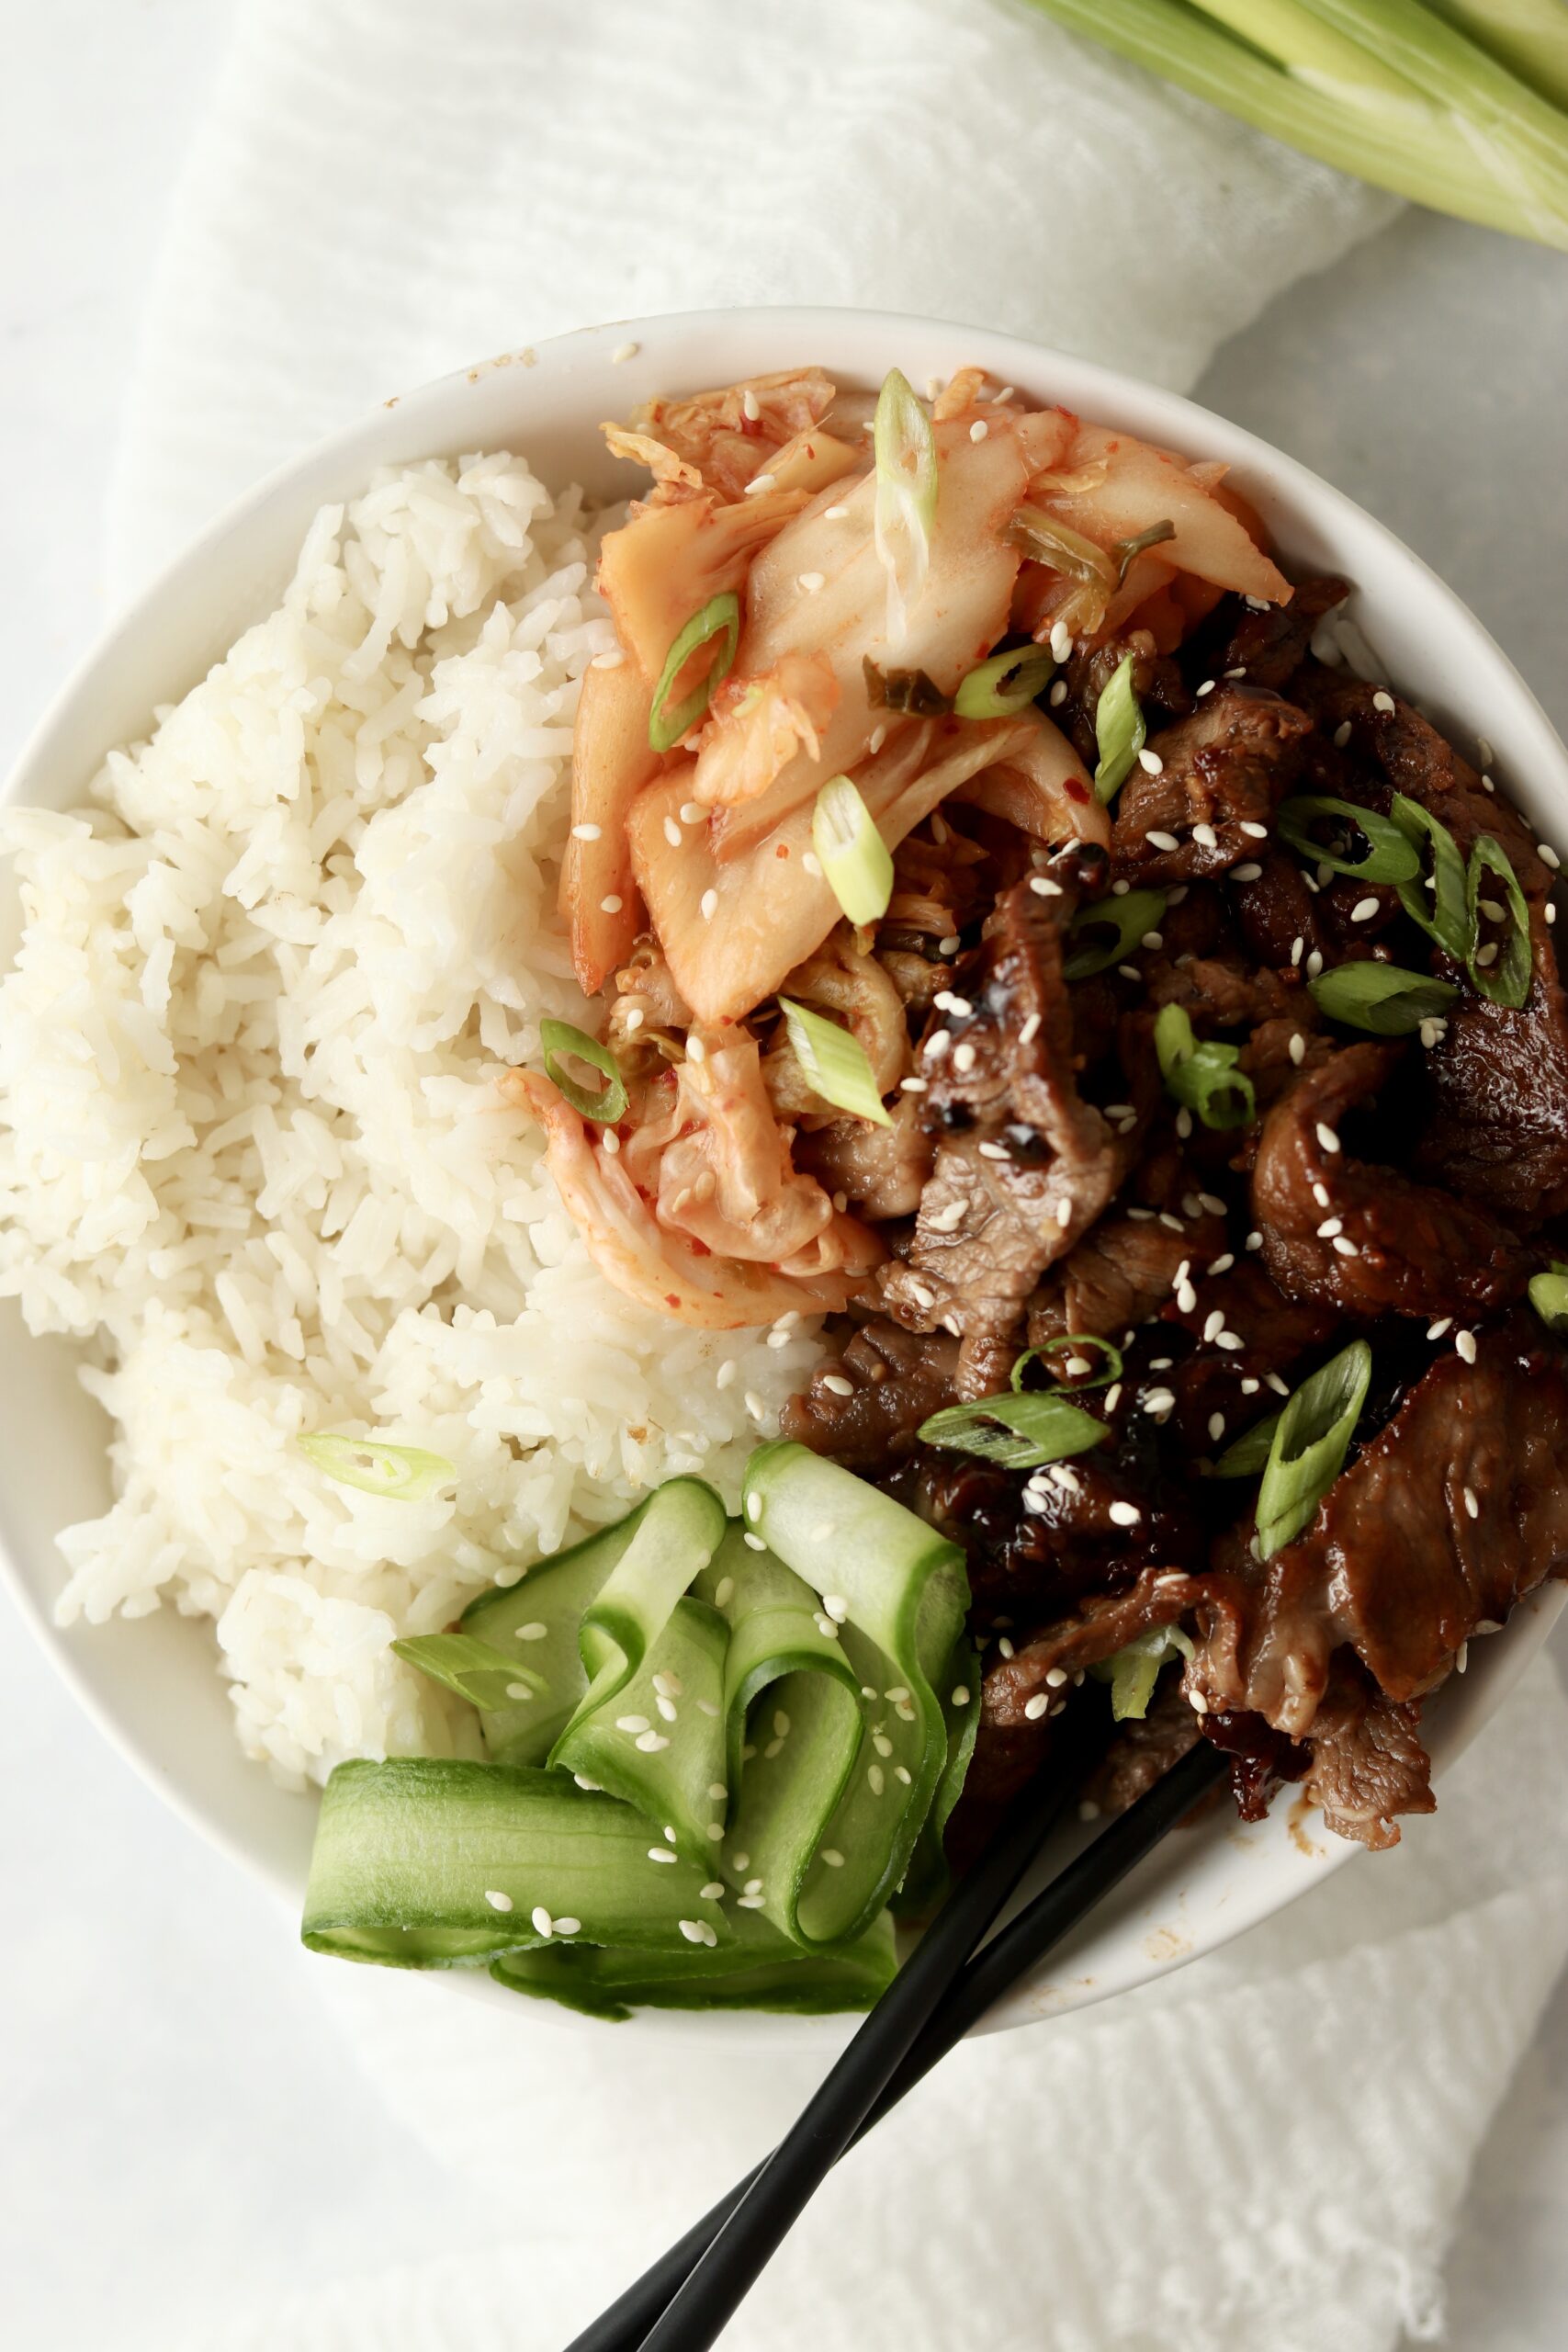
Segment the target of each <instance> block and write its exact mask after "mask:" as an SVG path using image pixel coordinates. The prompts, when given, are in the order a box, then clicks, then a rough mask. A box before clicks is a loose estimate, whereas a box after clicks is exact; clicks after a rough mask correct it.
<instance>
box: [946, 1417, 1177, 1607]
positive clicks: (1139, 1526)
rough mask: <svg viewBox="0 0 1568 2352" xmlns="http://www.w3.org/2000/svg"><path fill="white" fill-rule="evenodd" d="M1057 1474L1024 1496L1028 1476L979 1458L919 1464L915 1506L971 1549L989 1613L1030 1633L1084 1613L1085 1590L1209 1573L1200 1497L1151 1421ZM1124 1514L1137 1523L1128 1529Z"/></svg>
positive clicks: (1135, 1423)
mask: <svg viewBox="0 0 1568 2352" xmlns="http://www.w3.org/2000/svg"><path fill="white" fill-rule="evenodd" d="M1103 1393H1104V1392H1103V1391H1100V1394H1101V1395H1103ZM1082 1402H1083V1403H1084V1404H1085V1405H1086V1406H1092V1405H1093V1404H1094V1402H1095V1398H1094V1397H1092V1396H1085V1397H1083V1399H1082ZM1056 1466H1057V1470H1058V1471H1059V1472H1060V1473H1065V1474H1066V1475H1065V1476H1053V1474H1052V1473H1051V1472H1050V1471H1047V1472H1045V1473H1044V1474H1043V1476H1041V1477H1040V1478H1039V1479H1038V1481H1037V1482H1036V1483H1035V1484H1034V1485H1033V1486H1032V1487H1029V1488H1026V1486H1025V1480H1024V1477H1023V1476H1022V1474H1021V1473H1020V1472H1017V1471H1006V1470H999V1469H998V1468H996V1467H995V1466H994V1465H992V1464H987V1463H984V1462H980V1461H977V1460H976V1459H975V1457H973V1456H972V1455H963V1454H955V1453H936V1452H934V1451H933V1452H931V1453H927V1454H926V1455H925V1456H924V1457H923V1458H922V1461H921V1464H920V1478H919V1507H920V1509H921V1510H922V1511H923V1513H924V1515H925V1516H926V1517H927V1518H929V1519H931V1521H934V1523H935V1524H936V1525H937V1526H938V1527H939V1528H941V1530H942V1532H943V1534H944V1535H947V1536H950V1537H951V1538H952V1540H953V1542H954V1543H955V1544H962V1545H963V1546H964V1553H965V1555H966V1557H967V1560H968V1566H969V1584H970V1589H971V1590H972V1592H973V1593H974V1596H975V1600H976V1605H977V1607H978V1608H979V1609H980V1610H981V1611H982V1612H992V1611H1006V1612H1007V1614H1008V1616H1009V1617H1010V1619H1011V1620H1012V1622H1013V1623H1015V1624H1020V1623H1021V1624H1024V1625H1028V1624H1031V1623H1038V1622H1039V1621H1040V1620H1042V1619H1043V1618H1050V1617H1053V1616H1056V1615H1061V1614H1064V1613H1066V1612H1067V1611H1071V1610H1073V1609H1076V1608H1077V1604H1078V1601H1079V1600H1080V1598H1081V1597H1082V1595H1083V1594H1084V1593H1086V1592H1089V1591H1102V1590H1104V1589H1107V1588H1110V1589H1112V1590H1114V1589H1120V1588H1122V1587H1125V1586H1126V1585H1127V1584H1128V1583H1129V1582H1132V1581H1134V1580H1135V1578H1136V1577H1137V1576H1138V1574H1139V1571H1140V1570H1141V1569H1142V1568H1144V1567H1146V1566H1150V1565H1158V1566H1166V1567H1171V1566H1189V1567H1192V1568H1199V1567H1201V1566H1203V1564H1204V1562H1205V1561H1206V1559H1207V1557H1208V1550H1209V1539H1208V1534H1207V1532H1206V1530H1205V1528H1204V1526H1203V1522H1202V1521H1201V1517H1200V1515H1199V1512H1198V1509H1197V1505H1196V1499H1195V1498H1194V1496H1193V1495H1192V1493H1191V1491H1190V1488H1189V1487H1188V1486H1187V1485H1186V1483H1185V1482H1184V1481H1183V1480H1181V1479H1179V1478H1177V1477H1174V1476H1171V1474H1170V1472H1169V1470H1168V1467H1167V1465H1166V1464H1165V1462H1164V1461H1163V1460H1162V1457H1161V1453H1160V1446H1159V1432H1158V1430H1156V1428H1155V1426H1154V1424H1153V1423H1152V1422H1151V1421H1149V1420H1147V1419H1142V1418H1141V1417H1136V1416H1134V1417H1133V1418H1132V1419H1131V1420H1130V1421H1129V1422H1128V1423H1127V1426H1126V1429H1125V1432H1124V1435H1123V1439H1122V1444H1121V1445H1120V1446H1118V1447H1117V1448H1116V1450H1115V1451H1114V1452H1111V1450H1110V1449H1109V1448H1106V1449H1104V1450H1101V1451H1097V1452H1093V1453H1078V1454H1075V1455H1074V1456H1073V1459H1072V1460H1071V1461H1070V1462H1067V1463H1063V1464H1059V1465H1056ZM1127 1507H1131V1508H1132V1509H1133V1510H1135V1511H1136V1512H1137V1514H1138V1515H1137V1518H1136V1519H1135V1520H1134V1521H1131V1522H1126V1521H1125V1512H1126V1509H1127ZM1113 1510H1117V1511H1118V1512H1119V1514H1120V1515H1119V1516H1117V1517H1112V1515H1111V1514H1112V1511H1113Z"/></svg>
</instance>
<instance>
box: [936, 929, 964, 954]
mask: <svg viewBox="0 0 1568 2352" xmlns="http://www.w3.org/2000/svg"><path fill="white" fill-rule="evenodd" d="M962 944H963V943H962V942H961V940H960V939H959V936H958V933H956V932H953V933H952V935H951V936H950V937H949V938H947V939H939V940H938V941H937V944H936V952H937V954H938V955H939V956H956V955H957V953H958V950H959V948H960V946H961V945H962Z"/></svg>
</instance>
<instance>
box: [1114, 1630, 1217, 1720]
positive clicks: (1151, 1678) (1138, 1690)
mask: <svg viewBox="0 0 1568 2352" xmlns="http://www.w3.org/2000/svg"><path fill="white" fill-rule="evenodd" d="M1192 1655H1193V1650H1192V1642H1191V1637H1190V1635H1189V1634H1184V1633H1183V1632H1182V1630H1181V1628H1180V1626H1179V1625H1151V1626H1150V1627H1149V1629H1148V1631H1147V1632H1146V1633H1144V1634H1134V1637H1133V1639H1132V1640H1131V1641H1130V1642H1126V1643H1124V1644H1123V1645H1122V1647H1121V1649H1119V1650H1117V1651H1115V1652H1114V1653H1113V1654H1112V1655H1111V1657H1102V1658H1100V1660H1099V1661H1098V1663H1097V1664H1095V1665H1093V1666H1091V1667H1090V1668H1089V1672H1090V1673H1091V1674H1092V1675H1093V1676H1094V1678H1095V1679H1096V1681H1097V1682H1109V1683H1110V1685H1111V1721H1112V1722H1113V1723H1119V1724H1124V1723H1126V1722H1127V1721H1128V1719H1129V1718H1132V1719H1133V1720H1134V1721H1136V1722H1138V1723H1142V1721H1143V1719H1144V1717H1145V1715H1146V1714H1147V1713H1148V1711H1149V1701H1150V1700H1151V1699H1152V1698H1153V1697H1154V1695H1155V1684H1156V1682H1157V1681H1158V1680H1159V1675H1160V1668H1161V1667H1162V1666H1164V1665H1165V1664H1166V1662H1167V1660H1168V1659H1169V1658H1173V1657H1187V1658H1190V1657H1191V1656H1192Z"/></svg>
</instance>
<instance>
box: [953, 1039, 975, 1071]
mask: <svg viewBox="0 0 1568 2352" xmlns="http://www.w3.org/2000/svg"><path fill="white" fill-rule="evenodd" d="M974 1067H975V1048H974V1046H970V1045H963V1046H954V1047H953V1069H955V1070H958V1071H959V1072H960V1073H961V1074H964V1075H966V1074H967V1073H968V1072H969V1071H970V1070H972V1069H974Z"/></svg>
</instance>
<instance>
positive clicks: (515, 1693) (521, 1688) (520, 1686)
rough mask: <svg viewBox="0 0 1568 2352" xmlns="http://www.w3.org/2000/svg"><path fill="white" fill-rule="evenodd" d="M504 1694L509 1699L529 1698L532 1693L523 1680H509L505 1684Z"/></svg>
mask: <svg viewBox="0 0 1568 2352" xmlns="http://www.w3.org/2000/svg"><path fill="white" fill-rule="evenodd" d="M506 1695H507V1697H508V1698H509V1699H531V1698H532V1697H533V1695H534V1693H533V1692H532V1691H530V1690H529V1688H528V1685H527V1684H526V1683H525V1682H509V1683H508V1684H507V1686H506Z"/></svg>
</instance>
